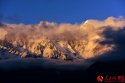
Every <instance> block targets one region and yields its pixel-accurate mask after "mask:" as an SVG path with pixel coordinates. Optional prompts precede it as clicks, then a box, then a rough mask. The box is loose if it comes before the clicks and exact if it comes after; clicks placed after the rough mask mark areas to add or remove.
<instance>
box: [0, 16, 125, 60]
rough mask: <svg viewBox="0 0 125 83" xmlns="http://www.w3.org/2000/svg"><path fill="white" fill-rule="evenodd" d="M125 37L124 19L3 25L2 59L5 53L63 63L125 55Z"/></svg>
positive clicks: (0, 37)
mask: <svg viewBox="0 0 125 83" xmlns="http://www.w3.org/2000/svg"><path fill="white" fill-rule="evenodd" d="M124 37H125V19H124V18H123V17H119V18H115V17H108V18H107V19H105V20H103V21H100V20H93V19H92V20H91V19H90V20H87V21H85V22H83V23H81V24H69V23H62V24H57V23H54V22H47V21H41V22H40V23H39V24H36V25H30V24H29V25H24V24H4V25H2V26H0V50H1V51H0V58H1V59H3V54H2V53H3V51H4V52H7V53H6V55H12V56H13V55H14V56H18V57H20V58H27V57H41V58H54V59H63V60H74V59H91V58H96V57H100V56H111V55H112V53H115V55H118V54H119V53H121V55H122V54H123V55H124V51H123V49H124V43H123V42H124V41H125V40H124ZM6 55H5V56H6ZM121 57H122V56H121ZM9 58H10V57H9Z"/></svg>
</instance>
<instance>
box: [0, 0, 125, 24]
mask: <svg viewBox="0 0 125 83" xmlns="http://www.w3.org/2000/svg"><path fill="white" fill-rule="evenodd" d="M109 16H114V17H119V16H123V17H124V16H125V0H0V21H2V22H7V23H24V24H37V23H39V21H49V22H56V23H82V22H83V21H85V20H87V19H98V20H103V19H106V18H107V17H109Z"/></svg>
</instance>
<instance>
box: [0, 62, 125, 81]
mask: <svg viewBox="0 0 125 83" xmlns="http://www.w3.org/2000/svg"><path fill="white" fill-rule="evenodd" d="M25 61H26V60H24V62H25ZM30 61H31V60H30ZM32 61H33V60H32ZM14 62H15V63H16V61H10V62H9V61H8V63H7V62H1V63H0V82H1V83H93V82H97V80H96V78H97V76H98V75H102V76H104V77H105V76H106V75H108V76H114V75H116V76H118V75H125V61H106V62H105V61H103V62H102V61H97V62H95V63H93V64H91V66H85V65H82V64H79V65H78V64H77V65H70V66H69V65H68V64H65V65H64V64H63V65H62V64H61V65H57V64H53V62H51V61H50V62H51V63H52V64H50V63H46V62H45V60H43V61H41V62H43V63H42V64H40V63H39V60H38V61H37V63H34V61H33V62H32V65H30V64H28V63H23V62H21V64H20V63H16V64H17V67H15V66H16V65H15V63H14ZM58 63H59V62H58ZM69 63H70V62H69ZM5 64H9V65H10V64H11V68H10V67H9V66H8V67H7V66H6V67H5V66H2V65H5ZM12 64H14V65H13V68H12ZM86 64H87V63H86ZM22 65H23V66H22ZM86 67H88V68H86ZM3 68H4V69H3ZM9 68H10V69H9Z"/></svg>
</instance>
